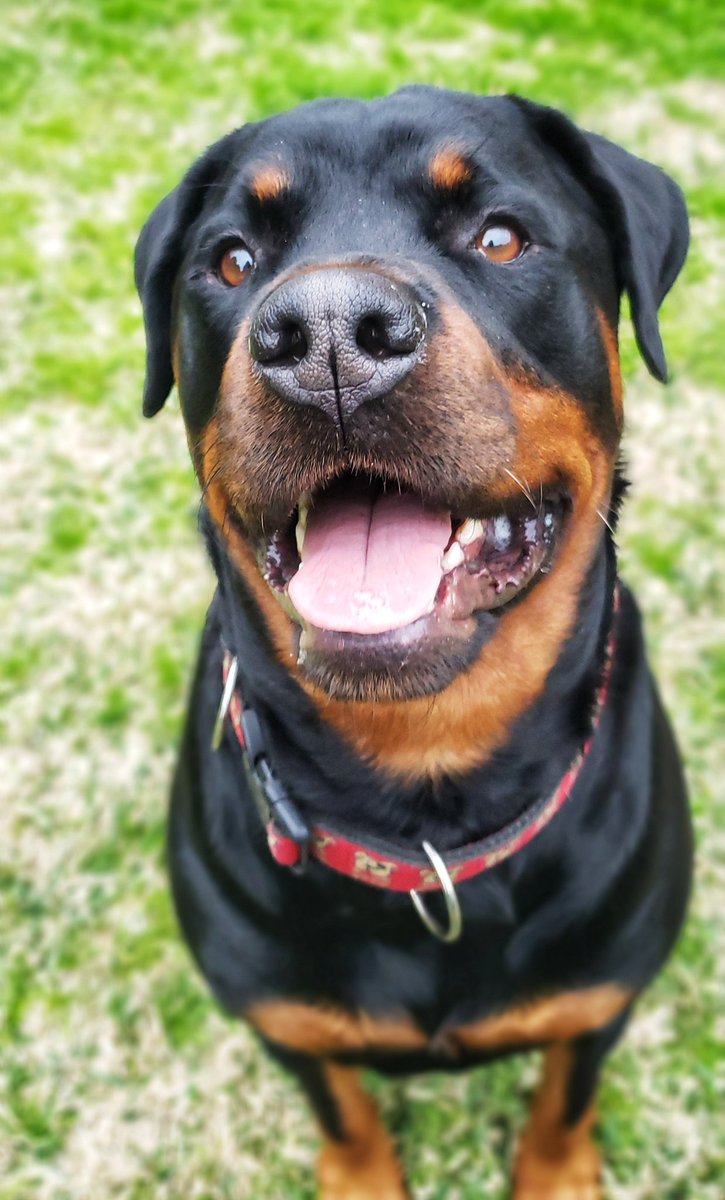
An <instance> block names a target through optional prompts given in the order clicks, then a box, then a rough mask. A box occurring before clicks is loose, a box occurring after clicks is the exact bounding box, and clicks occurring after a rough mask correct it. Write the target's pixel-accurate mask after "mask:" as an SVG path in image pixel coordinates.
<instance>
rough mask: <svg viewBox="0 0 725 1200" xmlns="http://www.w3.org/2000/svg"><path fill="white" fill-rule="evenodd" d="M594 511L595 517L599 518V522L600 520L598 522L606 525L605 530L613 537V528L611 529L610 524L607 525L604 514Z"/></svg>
mask: <svg viewBox="0 0 725 1200" xmlns="http://www.w3.org/2000/svg"><path fill="white" fill-rule="evenodd" d="M596 511H597V516H598V517H599V520H600V521H602V522H603V523H604V524H605V525H606V527H607V529H608V530H609V532H610V533H611V534H612V535H613V534H614V529H613V528H612V526H611V525H610V523H609V521H608V520H607V518H606V517H605V515H604V513H603V512H600V510H599V509H597V510H596Z"/></svg>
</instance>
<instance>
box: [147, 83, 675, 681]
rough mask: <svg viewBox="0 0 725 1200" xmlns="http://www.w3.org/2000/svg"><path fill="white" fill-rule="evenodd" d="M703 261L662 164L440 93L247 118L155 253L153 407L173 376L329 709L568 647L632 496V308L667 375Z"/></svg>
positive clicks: (195, 176)
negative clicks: (680, 299)
mask: <svg viewBox="0 0 725 1200" xmlns="http://www.w3.org/2000/svg"><path fill="white" fill-rule="evenodd" d="M686 247H687V219H686V212H685V208H684V204H683V201H682V197H681V195H680V193H679V191H678V189H677V188H676V186H675V185H674V184H673V183H672V182H671V180H669V179H668V178H667V177H666V176H665V175H664V174H662V172H661V171H659V170H658V169H657V168H655V167H653V166H651V165H649V164H648V163H645V162H642V161H641V160H639V159H637V158H634V157H632V156H631V155H629V154H628V153H626V152H625V151H624V150H621V149H620V148H618V147H617V146H614V145H612V144H611V143H609V142H607V141H605V140H604V139H603V138H601V137H597V136H595V135H592V134H587V133H583V132H581V131H580V130H578V129H577V128H576V127H575V126H574V125H573V124H572V123H571V122H570V121H569V120H568V119H567V118H566V117H564V116H562V115H561V114H560V113H558V112H556V111H554V110H552V109H547V108H542V107H540V106H538V105H535V104H531V103H529V102H526V101H523V100H520V99H517V98H515V97H494V98H478V97H473V96H466V95H462V94H455V93H448V92H441V91H437V90H435V89H432V88H418V87H416V88H408V89H405V90H404V91H402V92H399V93H397V94H396V95H394V96H391V97H389V98H387V99H383V100H378V101H374V102H373V103H361V102H357V101H348V100H334V101H320V102H316V103H313V104H308V105H304V106H303V107H301V108H299V109H296V110H294V111H292V112H290V113H286V114H284V115H282V116H277V117H273V118H271V119H270V120H267V121H263V122H261V123H259V124H256V125H249V126H246V127H245V128H243V129H240V130H238V131H237V132H235V133H232V134H230V135H229V136H228V137H226V138H224V139H223V140H222V141H221V142H219V143H217V144H216V145H215V146H213V147H211V149H210V150H208V151H207V153H206V154H205V155H204V156H203V157H202V158H201V159H200V160H199V161H198V162H197V163H196V164H195V165H194V166H193V167H192V168H191V170H190V171H189V173H188V174H187V176H186V177H185V179H184V180H183V181H182V182H181V184H180V185H179V187H178V188H177V189H176V190H175V191H174V192H172V193H171V195H170V196H168V197H167V198H166V199H165V200H164V201H162V203H161V204H160V205H159V207H158V208H157V209H156V211H155V212H154V213H153V214H152V216H151V218H150V220H149V221H148V223H147V225H146V226H145V228H144V230H143V232H142V234H141V238H140V240H139V244H138V249H137V260H136V271H137V282H138V287H139V291H140V293H141V297H142V300H143V305H144V314H145V320H146V333H147V339H148V373H147V379H146V390H145V397H144V412H145V413H146V415H148V416H150V415H152V414H153V413H155V412H157V411H158V409H160V408H161V406H162V405H163V403H164V400H165V398H166V396H167V394H168V392H169V390H170V388H171V386H172V383H173V382H174V381H175V382H176V384H177V386H178V390H179V395H180V399H181V405H182V410H183V413H184V417H185V421H186V424H187V429H188V434H189V440H190V445H191V450H192V455H193V458H194V462H195V466H196V470H197V473H198V475H199V479H200V482H201V485H202V488H203V489H204V493H205V497H206V502H207V505H208V508H209V510H210V512H211V514H212V517H213V519H214V521H215V523H216V525H217V526H218V529H219V531H220V533H221V534H222V536H223V537H224V539H225V541H226V545H227V548H228V551H229V553H230V555H231V556H232V558H233V560H234V562H235V564H236V566H237V567H238V569H239V571H240V573H241V575H242V577H243V578H244V580H245V581H246V585H247V587H248V590H249V591H250V593H251V594H252V595H253V596H254V598H255V600H256V603H257V604H258V606H259V608H260V609H261V610H262V612H263V614H264V616H265V618H266V622H267V627H268V629H269V630H270V633H271V636H272V637H273V639H274V641H275V644H276V646H277V651H278V654H279V655H280V656H281V658H282V660H283V661H284V662H285V663H287V664H288V665H290V666H291V668H292V669H293V670H294V671H295V672H297V674H298V677H299V678H300V680H301V682H302V683H303V685H304V686H305V687H307V689H308V690H309V691H310V692H311V693H312V694H316V695H318V696H319V695H320V693H323V694H326V695H327V696H328V697H333V698H338V699H341V700H344V701H347V702H353V703H355V702H361V701H363V702H364V701H366V700H370V699H377V700H378V701H381V700H383V699H392V700H398V701H399V700H410V699H413V698H420V697H427V696H430V695H431V694H434V693H435V694H437V693H442V692H445V691H450V689H451V688H452V687H455V685H456V683H457V682H460V680H461V679H462V678H463V677H468V678H470V677H471V673H472V672H474V671H475V670H476V669H477V666H479V665H480V662H481V660H482V659H486V661H487V662H488V665H489V667H490V666H491V664H492V663H497V664H498V666H497V670H498V673H499V676H498V677H499V678H500V679H502V678H503V675H504V673H505V672H506V671H512V672H514V673H515V672H517V671H519V665H518V664H517V661H516V654H517V653H519V652H520V651H521V648H522V647H523V650H524V651H526V650H527V648H528V651H529V652H530V654H533V657H534V658H536V657H537V655H538V656H539V657H541V650H540V647H541V646H543V645H544V644H545V643H546V639H547V636H548V634H547V630H549V632H550V633H551V638H553V640H554V641H556V639H557V637H558V638H561V637H562V636H564V635H565V633H566V630H567V628H568V627H569V626H570V625H571V623H572V621H573V619H574V612H575V608H576V596H577V593H578V590H579V589H580V587H581V584H582V581H583V579H584V578H585V576H586V573H587V570H588V568H589V566H590V564H591V562H592V560H593V558H594V555H595V554H596V551H597V547H598V546H599V545H600V542H601V537H602V534H603V531H604V525H603V523H602V518H604V517H606V514H607V511H608V507H609V502H610V495H611V488H612V480H613V472H614V465H615V461H616V455H617V447H618V442H619V436H620V432H621V427H622V396H621V382H620V375H619V363H618V352H617V333H616V330H617V323H618V316H619V301H620V295H621V293H622V291H623V290H626V291H627V292H628V293H629V297H630V301H631V307H632V315H633V320H634V325H635V330H636V335H637V340H638V344H639V347H640V350H641V352H642V354H643V356H644V358H645V360H646V362H647V365H648V367H649V369H650V370H651V371H652V373H653V374H655V375H656V376H657V377H658V378H660V379H664V377H665V370H666V368H665V361H664V355H663V350H662V344H661V341H660V337H659V333H658V326H657V310H658V306H659V305H660V303H661V301H662V299H663V297H664V296H665V294H666V292H667V290H668V289H669V287H670V285H671V284H672V282H673V280H674V278H675V276H676V274H677V272H678V270H679V269H680V266H681V264H682V262H683V259H684V256H685V252H686ZM567 623H568V624H567ZM557 631H558V632H557ZM537 639H538V645H539V649H537V648H536V645H537ZM552 653H554V651H552ZM550 659H551V654H550V653H549V652H548V651H547V653H545V654H544V655H543V658H542V666H541V669H542V670H544V669H545V667H546V663H547V662H548V663H549V666H550V665H551V663H550V661H549V660H550Z"/></svg>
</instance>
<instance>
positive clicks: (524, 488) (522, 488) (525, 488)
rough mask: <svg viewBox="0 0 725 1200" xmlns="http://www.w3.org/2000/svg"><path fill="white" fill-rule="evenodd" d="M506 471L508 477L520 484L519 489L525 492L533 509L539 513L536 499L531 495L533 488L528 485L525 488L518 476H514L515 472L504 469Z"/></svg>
mask: <svg viewBox="0 0 725 1200" xmlns="http://www.w3.org/2000/svg"><path fill="white" fill-rule="evenodd" d="M504 471H505V472H506V474H507V475H510V477H511V478H512V479H513V481H514V483H515V484H518V486H519V488H520V489H521V491H522V492H523V494H524V496H525V497H526V499H527V500H528V502H529V504H530V505H531V507H532V508H533V510H534V512H537V511H538V510H537V507H536V504H535V502H534V497H533V496H532V495H531V488H530V487H528V485H527V486H526V487H525V486H524V484H523V483H522V482H521V480H520V479H519V477H518V475H514V473H513V471H509V469H508V467H504Z"/></svg>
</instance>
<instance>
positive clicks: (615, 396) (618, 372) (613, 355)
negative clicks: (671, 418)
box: [597, 308, 624, 433]
mask: <svg viewBox="0 0 725 1200" xmlns="http://www.w3.org/2000/svg"><path fill="white" fill-rule="evenodd" d="M597 321H598V322H599V332H600V334H601V337H602V341H603V343H604V349H605V351H606V355H607V363H608V365H609V379H610V383H611V385H612V403H613V404H614V413H615V416H616V418H617V428H618V430H619V432H620V433H621V432H622V426H623V424H624V384H623V383H622V364H621V362H620V359H619V338H618V337H617V331H616V329H612V327H611V325H610V324H609V322H608V321H607V318H606V317H605V315H604V313H603V312H602V310H601V309H599V308H598V309H597Z"/></svg>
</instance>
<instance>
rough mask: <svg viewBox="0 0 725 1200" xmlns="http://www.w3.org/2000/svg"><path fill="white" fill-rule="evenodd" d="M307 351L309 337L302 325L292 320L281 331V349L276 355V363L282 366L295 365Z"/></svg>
mask: <svg viewBox="0 0 725 1200" xmlns="http://www.w3.org/2000/svg"><path fill="white" fill-rule="evenodd" d="M306 353H307V338H306V337H305V334H304V331H303V329H302V327H301V326H300V325H295V324H293V323H291V322H290V324H289V325H285V326H284V327H283V329H282V330H281V331H280V339H279V349H278V351H277V354H276V355H275V360H274V361H275V363H276V364H277V365H278V366H280V367H282V366H290V367H295V366H297V363H299V362H302V359H303V358H304V357H305V355H306Z"/></svg>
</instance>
